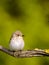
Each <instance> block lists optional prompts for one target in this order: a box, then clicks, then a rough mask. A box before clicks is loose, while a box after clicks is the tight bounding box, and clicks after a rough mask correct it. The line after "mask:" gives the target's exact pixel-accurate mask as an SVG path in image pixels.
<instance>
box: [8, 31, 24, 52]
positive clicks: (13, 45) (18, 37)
mask: <svg viewBox="0 0 49 65" xmlns="http://www.w3.org/2000/svg"><path fill="white" fill-rule="evenodd" d="M23 36H24V35H23V34H22V33H21V32H20V31H16V32H14V33H13V35H12V37H11V39H10V45H9V46H10V50H12V51H17V50H22V49H23V48H24V40H23Z"/></svg>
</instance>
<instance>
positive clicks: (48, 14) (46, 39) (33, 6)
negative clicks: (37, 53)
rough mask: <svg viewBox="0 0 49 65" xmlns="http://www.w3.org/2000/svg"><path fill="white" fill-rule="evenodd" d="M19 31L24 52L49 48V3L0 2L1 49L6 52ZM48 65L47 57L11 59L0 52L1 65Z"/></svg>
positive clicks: (40, 0) (27, 0)
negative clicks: (4, 48) (2, 47)
mask: <svg viewBox="0 0 49 65" xmlns="http://www.w3.org/2000/svg"><path fill="white" fill-rule="evenodd" d="M16 30H21V31H22V33H23V34H24V35H25V37H24V40H25V47H24V50H27V49H30V50H31V49H34V48H40V49H48V48H49V0H0V45H2V46H4V47H6V48H9V40H10V37H11V35H12V33H13V32H15V31H16ZM46 64H47V65H49V58H48V57H32V58H14V57H11V56H9V55H7V54H5V53H3V52H1V51H0V65H46Z"/></svg>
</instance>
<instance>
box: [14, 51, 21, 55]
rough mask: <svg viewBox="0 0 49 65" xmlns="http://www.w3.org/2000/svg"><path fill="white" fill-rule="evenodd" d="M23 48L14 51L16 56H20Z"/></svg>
mask: <svg viewBox="0 0 49 65" xmlns="http://www.w3.org/2000/svg"><path fill="white" fill-rule="evenodd" d="M21 51H22V50H17V51H14V56H19V55H20V53H21Z"/></svg>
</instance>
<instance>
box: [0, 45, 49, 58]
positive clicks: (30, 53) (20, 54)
mask: <svg viewBox="0 0 49 65" xmlns="http://www.w3.org/2000/svg"><path fill="white" fill-rule="evenodd" d="M0 51H2V52H4V53H7V54H8V55H10V56H13V57H17V58H29V57H41V56H48V57H49V53H47V52H45V50H41V49H34V50H22V51H16V52H14V51H10V50H9V49H7V48H4V47H3V46H0Z"/></svg>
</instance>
